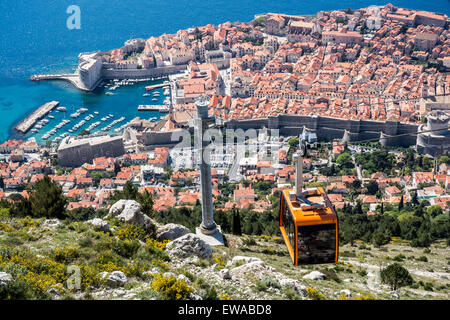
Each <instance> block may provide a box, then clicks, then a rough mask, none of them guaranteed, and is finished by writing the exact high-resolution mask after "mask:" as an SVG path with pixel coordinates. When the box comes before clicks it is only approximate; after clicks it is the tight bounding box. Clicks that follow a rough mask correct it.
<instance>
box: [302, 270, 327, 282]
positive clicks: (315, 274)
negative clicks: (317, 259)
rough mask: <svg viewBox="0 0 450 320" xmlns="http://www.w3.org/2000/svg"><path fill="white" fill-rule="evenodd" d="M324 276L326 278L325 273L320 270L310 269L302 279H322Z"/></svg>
mask: <svg viewBox="0 0 450 320" xmlns="http://www.w3.org/2000/svg"><path fill="white" fill-rule="evenodd" d="M325 278H326V277H325V275H324V274H323V273H322V272H320V271H312V272H310V273H308V274H307V275H304V276H303V279H309V280H324V279H325Z"/></svg>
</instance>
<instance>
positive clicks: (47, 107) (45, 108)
mask: <svg viewBox="0 0 450 320" xmlns="http://www.w3.org/2000/svg"><path fill="white" fill-rule="evenodd" d="M58 105H59V101H51V102H47V103H46V104H44V105H42V106H40V107H39V108H38V109H37V110H35V111H34V112H33V113H32V114H31V115H29V116H28V117H26V118H25V119H24V120H22V122H20V123H19V124H18V125H17V126H16V130H17V131H19V132H22V133H27V131H28V130H30V128H31V127H32V126H33V125H34V124H35V123H36V121H38V120H40V119H42V118H43V117H45V116H46V115H47V114H48V113H49V112H50V111H52V110H53V109H54V108H56V106H58Z"/></svg>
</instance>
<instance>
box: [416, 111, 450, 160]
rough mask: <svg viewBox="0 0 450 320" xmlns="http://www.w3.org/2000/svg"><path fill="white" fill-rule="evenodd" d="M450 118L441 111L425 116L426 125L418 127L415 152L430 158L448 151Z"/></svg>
mask: <svg viewBox="0 0 450 320" xmlns="http://www.w3.org/2000/svg"><path fill="white" fill-rule="evenodd" d="M449 121H450V116H449V114H448V113H445V112H443V111H438V110H436V111H432V112H430V113H429V114H428V116H427V123H426V124H422V125H420V126H419V129H418V132H419V134H418V135H417V146H416V147H417V151H418V152H421V153H425V154H430V155H432V156H439V155H442V154H444V153H446V152H448V151H450V131H449V129H448V123H449Z"/></svg>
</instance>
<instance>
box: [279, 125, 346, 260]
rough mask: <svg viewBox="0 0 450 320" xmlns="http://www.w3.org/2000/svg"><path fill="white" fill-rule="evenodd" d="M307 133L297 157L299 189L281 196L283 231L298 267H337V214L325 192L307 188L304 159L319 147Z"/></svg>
mask: <svg viewBox="0 0 450 320" xmlns="http://www.w3.org/2000/svg"><path fill="white" fill-rule="evenodd" d="M305 132H306V131H305V130H304V131H303V134H302V136H300V152H299V153H296V154H294V155H293V159H294V162H295V188H294V189H290V190H289V189H288V190H283V191H282V193H281V199H280V230H281V234H282V236H283V239H284V242H285V244H286V246H287V248H288V251H289V254H290V256H291V260H292V263H293V264H294V265H309V264H321V263H335V262H337V260H338V251H339V243H338V241H339V240H338V218H337V214H336V212H335V210H334V208H333V206H332V205H331V202H330V200H329V199H328V196H327V194H326V193H325V191H324V190H323V188H321V187H318V188H308V189H305V188H303V157H305V156H306V152H307V149H308V148H316V147H317V141H316V140H314V138H316V137H315V136H314V135H312V136H309V138H307V137H306V136H305V135H304V134H305ZM305 138H306V139H305ZM310 138H311V139H310Z"/></svg>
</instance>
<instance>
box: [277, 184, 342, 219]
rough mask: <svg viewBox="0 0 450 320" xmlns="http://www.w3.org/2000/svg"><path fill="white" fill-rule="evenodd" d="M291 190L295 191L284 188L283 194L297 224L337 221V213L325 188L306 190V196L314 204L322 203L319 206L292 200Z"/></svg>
mask: <svg viewBox="0 0 450 320" xmlns="http://www.w3.org/2000/svg"><path fill="white" fill-rule="evenodd" d="M290 192H294V190H293V189H288V190H283V196H284V199H285V200H286V203H287V204H288V206H289V211H291V212H292V215H293V216H294V221H295V224H296V225H316V224H328V223H337V216H336V213H335V211H334V210H333V208H332V207H331V202H330V200H329V199H328V196H327V195H326V193H325V191H324V190H323V188H320V187H319V188H312V189H307V190H306V192H305V198H306V199H307V200H308V201H310V202H312V203H314V204H322V206H321V207H319V208H317V207H315V206H312V205H308V204H306V203H304V202H302V201H291V200H290V197H289V193H290Z"/></svg>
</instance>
